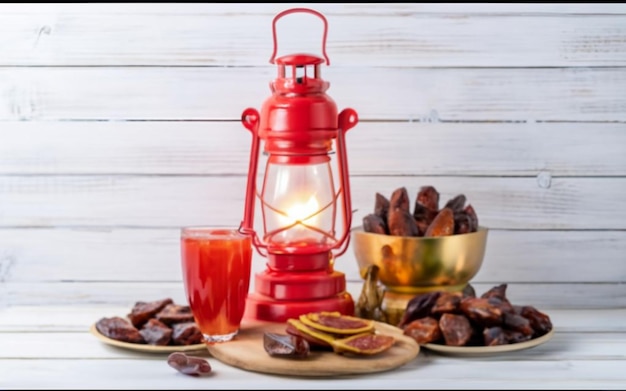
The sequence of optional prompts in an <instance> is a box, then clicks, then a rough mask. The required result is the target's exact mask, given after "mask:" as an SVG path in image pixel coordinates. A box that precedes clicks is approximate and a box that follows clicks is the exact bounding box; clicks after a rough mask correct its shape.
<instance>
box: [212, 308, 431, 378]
mask: <svg viewBox="0 0 626 391" xmlns="http://www.w3.org/2000/svg"><path fill="white" fill-rule="evenodd" d="M285 328H286V324H285V323H271V322H260V321H256V320H244V322H243V323H242V328H241V330H240V332H239V334H238V335H237V336H236V337H235V339H233V340H232V341H229V342H224V343H220V344H213V345H207V349H208V350H209V352H210V353H211V355H212V356H213V357H214V358H216V359H218V360H220V361H221V362H223V363H225V364H228V365H232V366H235V367H237V368H241V369H245V370H248V371H254V372H262V373H269V374H277V375H287V376H297V377H313V376H339V375H354V374H365V373H374V372H382V371H388V370H391V369H394V368H398V367H400V366H402V365H404V364H406V363H408V362H409V361H411V360H413V359H414V358H415V357H417V355H418V354H419V351H420V347H419V345H418V344H417V342H415V340H414V339H412V338H410V337H407V336H405V335H403V334H402V330H401V329H399V328H397V327H394V326H391V325H388V324H386V323H381V322H376V331H377V332H379V333H383V334H389V335H393V336H394V337H395V338H396V343H395V344H394V346H392V347H391V348H390V349H389V350H387V351H385V352H382V353H380V354H377V355H373V356H354V355H339V354H336V353H333V352H330V351H311V354H310V355H309V357H307V358H305V359H289V358H282V357H271V356H270V355H269V354H268V353H267V352H266V351H265V348H264V347H263V333H264V332H266V331H267V332H273V333H280V334H286V331H285Z"/></svg>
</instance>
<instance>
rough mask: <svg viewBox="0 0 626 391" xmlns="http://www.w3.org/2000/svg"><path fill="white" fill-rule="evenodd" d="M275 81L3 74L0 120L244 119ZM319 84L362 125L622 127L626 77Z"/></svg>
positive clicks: (345, 74) (233, 71)
mask: <svg viewBox="0 0 626 391" xmlns="http://www.w3.org/2000/svg"><path fill="white" fill-rule="evenodd" d="M275 72H276V71H275V67H274V66H261V67H253V68H244V69H241V68H236V67H209V68H203V67H186V68H168V67H166V68H152V67H149V68H146V67H117V68H116V67H78V68H67V67H44V68H41V67H17V68H0V120H20V121H26V120H37V121H43V120H100V121H118V120H171V121H180V120H240V118H241V113H242V112H243V110H244V109H245V108H247V107H255V108H260V107H261V105H262V103H263V102H264V101H265V100H266V99H267V98H268V97H269V96H270V95H271V94H270V90H269V88H268V83H269V82H270V81H271V80H273V79H274V78H275ZM323 77H324V79H325V80H327V81H329V82H330V83H331V87H330V88H329V90H328V94H329V95H330V96H331V97H332V98H333V99H334V100H335V102H336V103H337V107H338V109H339V110H341V109H343V108H346V107H352V108H354V109H355V110H356V111H357V112H358V114H359V117H360V118H361V119H362V120H402V121H426V122H432V121H505V122H511V121H514V122H515V121H521V122H534V121H566V122H572V121H605V122H610V121H621V122H625V121H626V96H625V95H624V94H623V91H624V90H625V89H626V72H624V71H623V69H622V68H619V67H600V68H517V69H514V68H496V69H482V68H461V69H453V68H424V69H420V68H400V67H329V68H328V69H326V70H325V72H324V76H323ZM364 81H367V82H364ZM120 91H123V93H120Z"/></svg>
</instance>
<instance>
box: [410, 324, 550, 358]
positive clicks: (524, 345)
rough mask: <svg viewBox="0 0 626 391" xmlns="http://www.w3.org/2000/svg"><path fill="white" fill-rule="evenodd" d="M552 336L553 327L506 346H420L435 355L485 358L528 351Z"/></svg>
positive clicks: (433, 344) (430, 344)
mask: <svg viewBox="0 0 626 391" xmlns="http://www.w3.org/2000/svg"><path fill="white" fill-rule="evenodd" d="M553 335H554V327H553V328H552V330H550V331H549V332H548V333H547V334H544V335H542V336H541V337H539V338H534V339H531V340H530V341H525V342H519V343H512V344H508V345H498V346H448V345H440V344H435V343H427V344H424V345H421V346H422V347H423V348H425V349H428V350H432V351H435V352H437V353H442V354H449V355H455V356H486V355H491V354H499V353H507V352H514V351H518V350H524V349H530V348H533V347H535V346H537V345H541V344H543V343H545V342H547V341H549V340H550V338H552V336H553Z"/></svg>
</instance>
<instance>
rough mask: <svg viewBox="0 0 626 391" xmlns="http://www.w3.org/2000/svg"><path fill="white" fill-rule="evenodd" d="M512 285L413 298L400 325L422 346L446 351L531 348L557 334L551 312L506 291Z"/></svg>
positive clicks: (473, 352)
mask: <svg viewBox="0 0 626 391" xmlns="http://www.w3.org/2000/svg"><path fill="white" fill-rule="evenodd" d="M506 289H507V284H500V285H496V286H494V287H493V288H491V289H489V290H487V291H486V292H484V293H483V294H482V295H481V296H477V295H476V293H475V291H474V289H473V287H472V286H471V285H468V286H467V287H466V289H464V290H463V291H462V292H445V291H434V292H428V293H424V294H420V295H417V296H415V297H413V298H412V299H410V300H409V301H408V303H407V305H406V310H405V312H404V314H403V315H402V319H401V320H400V323H399V327H400V328H402V329H403V333H404V335H406V336H409V337H411V338H413V339H414V340H415V341H416V342H417V343H418V344H419V345H420V346H422V347H424V348H426V349H429V350H432V351H436V352H439V353H445V354H455V355H488V354H496V353H504V352H512V351H517V350H523V349H529V348H532V347H535V346H537V345H541V344H543V343H545V342H547V341H548V340H550V339H551V338H552V336H553V335H554V327H553V325H552V320H551V319H550V317H549V316H548V315H547V314H546V313H544V312H542V311H540V310H538V309H537V308H535V307H534V306H532V305H517V304H513V303H511V302H510V301H509V299H508V298H507V296H506Z"/></svg>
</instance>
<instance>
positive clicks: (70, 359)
mask: <svg viewBox="0 0 626 391" xmlns="http://www.w3.org/2000/svg"><path fill="white" fill-rule="evenodd" d="M302 5H303V4H298V3H290V4H283V3H260V4H251V3H239V4H238V3H233V4H226V3H197V4H196V3H165V4H155V3H153V4H149V3H148V4H140V3H126V4H106V3H102V4H98V3H83V4H80V3H78V4H71V3H68V4H65V3H57V4H17V3H16V4H6V3H5V4H1V5H0V54H1V55H0V390H7V389H34V388H40V389H41V388H51V389H52V388H55V389H77V388H88V389H112V388H125V389H195V388H197V389H220V388H239V389H253V388H258V389H261V388H267V389H279V388H284V389H298V388H300V389H303V388H312V389H313V388H314V389H331V388H339V389H368V388H385V389H392V388H397V389H399V388H406V389H446V388H457V389H459V388H460V389H468V388H472V389H485V388H493V389H496V388H497V389H513V388H520V389H529V388H542V389H546V388H552V389H557V388H558V389H563V388H568V389H574V388H586V389H590V388H593V389H626V353H625V352H626V255H625V254H626V208H625V207H624V199H625V197H624V194H626V93H625V91H626V4H624V3H615V4H609V3H586V4H585V3H570V4H567V3H564V4H558V3H555V4H549V3H546V4H541V3H522V4H496V3H468V4H461V3H437V4H435V3H363V4H351V3H350V4H348V3H319V4H309V6H310V7H311V8H315V9H317V10H318V11H320V12H322V13H323V14H324V15H326V17H327V18H328V22H329V26H330V27H329V32H328V45H327V49H328V54H329V56H330V58H331V63H332V66H329V67H328V68H324V71H323V77H324V79H326V80H328V81H329V82H330V83H331V88H330V89H329V94H330V96H331V97H332V98H333V99H334V100H335V101H336V102H337V104H338V106H339V107H340V108H345V107H352V108H354V109H355V110H357V112H358V113H359V121H360V122H359V124H358V125H357V127H356V128H355V129H354V130H351V131H350V132H349V134H348V136H347V148H348V157H349V160H350V176H351V194H352V198H353V200H352V207H353V209H356V210H357V213H356V215H355V220H354V221H355V222H356V223H358V222H359V221H360V220H361V219H362V217H363V216H365V215H366V214H367V213H369V211H370V210H372V208H373V206H374V195H375V193H376V192H381V193H383V194H385V195H390V194H391V192H392V191H393V190H395V189H396V188H398V187H400V186H405V187H407V188H408V191H409V192H410V194H411V196H412V197H415V195H416V194H417V191H418V189H419V188H420V187H421V186H424V185H433V186H435V187H436V188H437V189H438V190H439V191H440V192H441V196H442V200H445V199H449V198H451V197H453V196H455V195H457V194H459V193H465V194H466V196H467V199H468V201H470V202H471V203H472V205H473V206H474V207H475V209H476V211H477V213H478V215H479V219H480V222H481V225H484V226H486V227H489V229H490V232H489V239H488V247H487V252H486V255H485V260H484V264H483V266H482V268H481V270H480V272H479V273H478V274H477V275H476V276H475V278H474V279H473V284H474V286H475V287H476V290H477V292H478V291H484V290H486V289H488V288H490V287H492V286H494V285H496V284H500V283H508V284H509V288H508V291H507V294H508V295H509V296H510V298H511V300H512V302H514V303H517V304H531V305H535V306H536V307H537V308H540V309H542V310H544V311H545V312H546V313H548V314H549V315H550V316H551V318H552V320H553V323H554V326H555V330H556V334H555V335H554V337H553V338H552V339H551V340H550V341H549V342H547V343H545V344H543V345H541V346H537V347H535V348H533V349H530V350H526V351H520V352H512V353H508V354H504V355H498V356H493V357H472V358H469V357H464V358H461V357H445V356H440V355H436V354H430V353H428V352H426V351H422V352H421V353H420V354H419V355H418V357H417V359H415V360H414V361H413V362H411V363H409V364H407V365H406V366H404V367H402V368H398V369H396V370H393V371H390V372H385V373H378V374H372V375H367V376H361V375H359V376H349V377H345V378H333V379H319V378H315V379H304V378H296V377H293V378H288V377H280V376H273V375H266V374H258V373H252V372H245V371H242V370H239V369H237V368H232V367H229V366H226V365H223V364H222V363H220V362H218V361H217V360H215V359H213V358H211V357H208V359H209V360H210V362H211V364H212V366H213V368H214V375H213V376H211V377H208V378H200V379H196V378H190V377H186V376H184V375H181V374H179V373H177V372H175V371H174V370H173V369H172V368H170V367H169V366H168V365H167V364H166V361H165V359H166V357H165V356H155V355H149V354H138V353H134V352H129V351H124V350H119V349H116V348H113V347H110V346H107V345H104V344H102V343H101V342H100V341H98V340H97V339H96V338H95V337H94V336H92V335H91V334H89V326H90V325H91V324H93V322H95V321H96V320H97V319H99V318H100V317H102V316H105V315H114V314H125V313H126V311H127V310H128V308H129V307H130V306H131V305H132V304H133V303H134V302H135V301H138V300H150V299H159V298H162V297H172V298H174V299H175V300H176V301H181V300H182V299H183V297H181V296H182V295H181V293H182V285H181V271H180V267H179V263H178V251H179V248H178V245H179V244H178V232H179V231H178V230H179V227H181V226H183V225H194V224H212V225H236V224H239V222H240V220H241V215H242V213H243V202H244V200H243V198H244V196H243V194H244V191H243V190H244V189H245V185H246V179H247V174H248V173H247V170H248V167H249V166H248V158H249V147H250V135H249V132H247V131H246V130H245V129H244V128H243V126H242V125H241V123H240V116H241V113H242V111H243V110H244V109H245V108H246V107H256V108H259V107H260V105H261V104H262V102H263V101H264V100H265V99H266V98H267V97H268V96H269V94H270V90H269V88H268V82H269V81H270V80H271V79H273V78H274V77H275V74H276V69H275V66H272V65H270V64H268V59H269V56H270V54H271V49H272V47H271V45H272V40H271V21H272V18H273V17H274V16H275V15H276V13H278V12H280V11H282V10H284V9H286V8H289V7H297V6H302ZM289 20H290V19H283V20H282V21H281V25H280V29H279V31H280V32H281V34H280V37H281V39H282V41H281V44H280V45H281V46H280V47H281V50H284V53H291V52H294V51H295V50H298V51H300V50H304V51H312V50H318V49H317V48H319V38H320V32H319V27H320V25H319V21H318V20H311V19H293V20H292V21H291V22H290V21H289ZM283 22H284V23H287V24H283ZM304 23H310V24H307V25H306V26H309V27H306V28H305V25H304ZM292 29H295V30H296V31H297V32H298V34H290V33H289V31H293V30H292ZM282 32H284V33H282ZM300 33H302V34H300ZM349 253H350V252H348V254H349ZM253 268H254V270H255V271H259V270H262V269H263V268H264V262H263V260H260V259H256V260H255V262H254V264H253ZM338 268H339V269H340V270H341V271H344V272H345V274H346V278H347V280H348V283H349V286H350V291H351V293H353V295H355V294H356V293H358V291H359V289H360V284H361V280H360V276H359V273H358V270H357V266H356V263H355V262H354V260H353V259H351V257H350V255H347V256H346V259H345V260H343V259H341V260H339V261H338Z"/></svg>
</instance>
